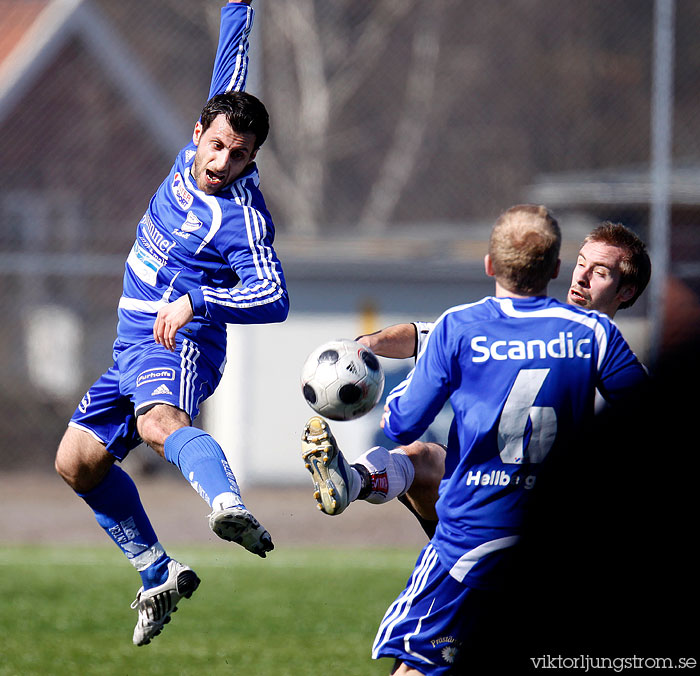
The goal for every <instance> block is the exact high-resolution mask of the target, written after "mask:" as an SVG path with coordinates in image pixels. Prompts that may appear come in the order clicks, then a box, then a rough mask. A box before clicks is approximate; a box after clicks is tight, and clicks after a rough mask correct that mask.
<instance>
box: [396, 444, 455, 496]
mask: <svg viewBox="0 0 700 676" xmlns="http://www.w3.org/2000/svg"><path fill="white" fill-rule="evenodd" d="M404 452H405V453H406V455H407V456H408V457H409V458H410V460H411V462H412V463H413V467H414V469H415V477H414V479H413V487H414V488H421V487H425V488H430V487H432V486H435V485H437V484H439V483H440V480H441V479H442V477H443V475H444V473H445V449H444V448H443V447H442V446H440V445H439V444H434V443H428V442H423V441H416V442H414V443H412V444H409V445H408V446H406V447H405V448H404Z"/></svg>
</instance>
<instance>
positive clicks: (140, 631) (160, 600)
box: [131, 559, 199, 645]
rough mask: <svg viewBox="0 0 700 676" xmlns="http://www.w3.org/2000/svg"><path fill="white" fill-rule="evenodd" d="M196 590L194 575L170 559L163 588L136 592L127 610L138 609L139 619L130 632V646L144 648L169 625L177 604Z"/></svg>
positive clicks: (196, 582)
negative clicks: (132, 637) (132, 643)
mask: <svg viewBox="0 0 700 676" xmlns="http://www.w3.org/2000/svg"><path fill="white" fill-rule="evenodd" d="M197 587H199V578H198V577H197V574H196V573H195V572H194V571H193V570H192V569H191V568H189V567H188V566H184V565H183V564H181V563H179V562H178V561H175V560H174V559H171V560H170V562H169V563H168V579H167V580H166V581H165V582H163V584H161V585H159V586H157V587H152V588H151V589H146V590H144V588H143V587H141V589H139V590H138V592H137V594H136V599H135V600H134V602H133V603H132V604H131V607H132V608H134V609H138V613H139V618H138V620H137V621H136V627H135V628H134V644H135V645H147V644H148V643H150V642H151V639H152V638H153V637H154V636H158V634H160V632H161V631H162V630H163V625H165V624H167V623H168V622H170V615H171V614H172V613H174V612H175V611H176V610H177V604H178V601H179V600H180V599H182V598H186V599H188V598H190V596H192V594H193V593H194V591H195V589H197Z"/></svg>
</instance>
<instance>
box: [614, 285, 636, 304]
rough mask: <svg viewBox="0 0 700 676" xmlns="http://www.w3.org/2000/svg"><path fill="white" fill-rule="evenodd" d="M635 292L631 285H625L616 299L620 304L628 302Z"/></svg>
mask: <svg viewBox="0 0 700 676" xmlns="http://www.w3.org/2000/svg"><path fill="white" fill-rule="evenodd" d="M636 292H637V287H635V286H634V285H633V284H625V285H624V286H623V287H622V288H621V289H620V290H619V291H618V292H617V297H618V298H619V300H620V302H621V303H626V302H627V301H628V300H632V298H633V297H634V294H635V293H636Z"/></svg>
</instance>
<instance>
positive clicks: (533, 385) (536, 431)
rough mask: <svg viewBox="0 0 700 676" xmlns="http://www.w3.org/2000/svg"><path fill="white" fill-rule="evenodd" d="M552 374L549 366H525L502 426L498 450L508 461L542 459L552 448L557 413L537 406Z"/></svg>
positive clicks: (507, 402) (506, 407) (500, 425)
mask: <svg viewBox="0 0 700 676" xmlns="http://www.w3.org/2000/svg"><path fill="white" fill-rule="evenodd" d="M548 373H549V369H525V370H522V371H520V372H519V373H518V377H517V378H516V379H515V383H513V388H512V389H511V391H510V394H509V395H508V399H507V400H506V405H505V406H504V407H503V413H501V422H500V423H499V425H498V450H499V451H500V454H501V460H502V461H503V462H504V463H507V464H509V465H521V464H523V463H525V462H542V460H544V458H545V456H546V455H547V453H549V451H550V449H551V448H552V444H553V443H554V438H555V437H556V436H557V414H556V412H555V410H554V409H553V408H552V407H551V406H533V404H534V403H535V399H536V398H537V394H538V393H539V391H540V389H541V388H542V384H543V383H544V381H545V378H546V377H547V374H548ZM528 421H529V422H530V425H529V426H528ZM528 427H529V429H528ZM528 431H529V433H530V439H529V442H526V441H525V438H526V436H527V433H528Z"/></svg>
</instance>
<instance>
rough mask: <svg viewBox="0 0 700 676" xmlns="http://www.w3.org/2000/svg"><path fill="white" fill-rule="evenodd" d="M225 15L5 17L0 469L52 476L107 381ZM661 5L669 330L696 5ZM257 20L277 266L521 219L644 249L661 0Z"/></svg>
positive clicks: (210, 3)
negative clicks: (88, 399) (670, 24)
mask: <svg viewBox="0 0 700 676" xmlns="http://www.w3.org/2000/svg"><path fill="white" fill-rule="evenodd" d="M221 4H223V3H222V2H220V1H219V2H215V1H214V0H157V1H156V0H121V1H120V2H111V1H110V0H84V1H82V2H81V1H80V0H13V1H7V0H0V13H1V15H2V16H3V31H2V36H0V185H2V192H1V193H0V259H1V260H2V265H1V266H0V278H1V280H2V282H1V286H0V309H1V310H2V316H3V318H4V322H3V325H2V327H0V374H1V375H2V386H1V388H0V405H2V410H3V416H2V420H3V422H2V430H1V436H0V452H1V453H2V456H3V466H4V467H15V466H23V465H30V464H31V465H40V466H45V467H50V464H51V458H52V456H53V452H54V449H55V446H56V444H57V442H58V440H59V438H60V435H61V433H62V430H63V429H64V427H65V423H66V420H67V419H68V418H69V417H70V414H71V413H72V410H73V408H74V407H75V405H76V403H77V401H78V400H79V399H80V397H81V396H82V393H83V392H84V390H85V389H86V388H87V386H89V384H90V383H91V382H92V381H93V380H94V379H95V378H96V377H97V376H98V375H99V374H100V373H101V372H102V371H103V370H105V368H106V367H107V366H108V364H109V360H110V356H111V343H112V340H113V338H114V329H115V323H116V315H115V309H116V303H117V300H118V298H119V295H120V289H121V286H120V285H121V274H122V271H123V263H124V260H125V258H126V255H127V253H128V251H129V249H130V247H131V243H132V240H133V235H134V230H135V226H136V223H137V222H138V220H139V219H140V218H141V216H142V214H143V212H144V210H145V207H146V204H147V201H148V199H149V198H150V196H151V195H152V194H153V191H154V189H155V188H156V187H157V185H158V184H159V182H160V181H161V180H163V178H164V177H165V176H166V175H167V173H168V171H169V169H170V165H171V162H172V160H173V157H174V155H175V154H176V152H177V151H178V150H179V148H180V147H181V146H182V145H184V143H186V141H187V140H188V136H189V134H190V133H191V127H192V124H193V122H194V120H195V119H196V118H197V116H198V114H199V111H200V109H201V106H202V104H203V103H204V99H205V97H206V92H207V90H208V85H209V79H210V68H211V65H212V62H213V56H214V51H215V47H216V38H217V30H218V20H219V6H220V5H221ZM674 6H675V22H674V41H675V42H674V44H675V51H674V87H673V94H674V95H673V152H672V159H673V171H672V178H671V185H670V198H671V204H672V209H671V226H672V227H671V246H670V255H671V273H672V274H673V284H672V290H673V294H674V295H673V298H674V301H673V303H672V306H673V308H674V309H675V310H676V314H675V315H674V317H671V318H670V320H669V321H671V320H675V321H676V323H677V324H678V331H682V330H685V329H687V328H688V327H692V326H694V325H696V324H697V323H698V321H699V320H698V311H697V295H698V293H700V271H699V268H700V235H699V234H698V224H699V221H700V89H699V88H698V86H697V73H698V72H700V42H699V41H698V40H697V35H698V34H700V3H698V2H697V1H696V0H676V2H675V3H674ZM254 7H255V8H256V12H257V16H256V26H255V29H254V35H253V42H252V74H251V78H252V79H251V82H250V86H249V89H251V91H253V92H254V93H256V94H258V95H259V96H260V97H261V98H262V99H263V101H265V103H266V105H267V107H268V109H269V111H270V114H271V120H272V132H271V136H270V138H269V140H268V141H267V143H266V144H265V146H264V147H263V149H262V150H261V153H260V155H259V165H260V168H261V174H262V179H263V188H264V191H265V195H266V198H267V201H268V205H269V207H270V210H271V212H272V214H273V216H274V219H275V223H276V226H277V230H278V238H279V242H280V247H279V249H280V252H282V251H283V250H284V249H285V248H286V249H287V250H288V251H289V252H291V253H290V255H289V259H290V260H291V259H292V258H293V256H294V251H296V249H295V247H294V243H295V242H296V243H299V242H301V243H302V246H303V247H306V249H307V250H309V249H311V250H313V245H312V244H311V243H312V242H315V241H317V240H326V241H327V240H328V239H329V238H331V239H334V240H336V241H341V240H346V241H347V240H352V241H355V242H357V241H362V240H364V239H367V240H368V241H372V242H375V243H376V242H377V241H380V240H385V241H391V240H392V239H394V240H395V239H397V238H401V237H403V236H408V235H410V236H411V237H419V238H424V241H425V242H429V241H430V240H431V233H434V232H438V231H439V232H440V233H441V234H442V235H443V236H444V234H445V233H448V238H450V237H451V238H452V239H455V240H458V239H460V238H461V239H469V237H470V232H471V230H470V228H476V227H477V226H479V227H481V226H483V224H488V223H490V222H491V221H492V220H493V219H494V217H495V216H496V215H497V214H498V213H499V212H500V211H501V210H502V209H503V208H505V207H507V206H510V205H511V204H514V203H516V202H521V201H540V202H544V203H546V204H548V205H549V206H551V207H553V208H554V210H555V212H557V214H558V215H559V217H560V220H561V222H562V225H563V227H564V229H565V230H566V227H567V222H569V221H570V222H572V223H573V222H577V223H580V222H581V221H583V222H586V223H591V224H592V223H595V222H596V221H599V220H603V219H611V220H615V221H622V222H624V223H626V224H627V225H629V226H631V227H633V228H635V229H636V230H637V231H638V232H639V233H640V234H641V235H642V237H644V238H645V239H646V240H647V241H648V240H649V236H650V233H649V212H650V210H649V201H650V184H649V176H650V172H649V163H650V147H651V141H650V138H651V134H650V129H651V110H652V107H651V91H652V72H653V63H652V58H653V35H654V2H653V0H615V1H614V2H610V1H609V0H581V1H576V2H574V1H572V0H500V1H499V2H491V3H485V2H476V1H475V0H469V1H466V0H375V1H373V2H365V3H362V2H357V1H356V0H337V1H335V2H322V1H321V0H274V1H273V0H255V2H254ZM284 242H287V243H288V245H287V246H286V247H285V246H284V245H283V243H284ZM339 248H340V249H341V251H339V252H338V253H337V254H336V255H338V256H342V255H343V254H342V247H341V246H340V245H339ZM375 248H376V247H375ZM382 251H386V248H384V249H382ZM379 258H380V259H381V256H379ZM283 262H285V261H284V260H283ZM405 264H406V266H408V267H409V268H410V266H411V265H412V261H411V260H410V259H407V260H406V261H405ZM643 310H644V308H643V304H642V311H643ZM292 311H294V310H292Z"/></svg>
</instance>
